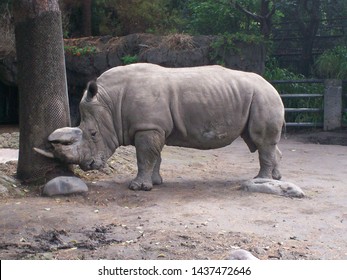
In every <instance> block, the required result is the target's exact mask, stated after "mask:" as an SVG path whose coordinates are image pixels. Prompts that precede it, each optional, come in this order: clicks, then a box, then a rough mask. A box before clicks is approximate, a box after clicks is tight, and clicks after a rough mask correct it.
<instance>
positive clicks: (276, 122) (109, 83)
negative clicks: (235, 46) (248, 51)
mask: <svg viewBox="0 0 347 280" xmlns="http://www.w3.org/2000/svg"><path fill="white" fill-rule="evenodd" d="M80 112H81V124H80V126H79V127H78V128H62V129H59V130H56V131H54V132H53V133H52V134H51V135H50V136H49V141H50V142H51V143H52V145H53V147H54V152H53V154H54V157H56V158H58V159H60V160H62V161H64V162H67V163H75V164H79V165H80V166H81V168H83V169H84V170H88V169H99V168H101V167H102V166H103V165H104V164H105V163H106V161H107V159H108V158H109V157H110V156H111V155H112V154H113V153H114V152H115V150H116V148H117V147H119V146H121V145H135V147H136V154H137V165H138V174H137V177H136V178H135V179H134V180H133V181H132V182H131V183H130V186H129V187H130V188H131V189H133V190H150V189H151V188H152V187H153V184H161V183H162V178H161V176H160V174H159V169H160V163H161V156H160V153H161V150H162V148H163V146H164V145H165V144H166V145H171V146H181V147H189V148H196V149H215V148H220V147H224V146H226V145H229V144H231V143H232V142H233V141H234V140H235V139H236V138H237V137H239V136H241V137H242V138H243V139H244V141H245V142H246V144H247V145H248V147H249V149H250V151H251V152H255V151H256V150H258V152H259V161H260V171H259V174H258V175H257V177H259V178H274V179H280V178H281V175H280V172H279V170H278V163H279V160H280V158H281V152H280V151H279V149H278V147H277V143H278V142H279V140H280V135H281V130H282V126H283V124H284V107H283V104H282V101H281V98H280V97H279V95H278V93H277V91H276V90H275V89H274V88H273V87H272V86H271V85H270V84H269V83H268V82H267V81H265V80H264V79H263V78H262V77H260V76H259V75H256V74H254V73H247V72H242V71H234V70H230V69H226V68H223V67H221V66H202V67H192V68H163V67H160V66H157V65H152V64H145V63H142V64H133V65H129V66H120V67H116V68H112V69H110V70H108V71H106V72H105V73H103V74H102V75H101V76H100V77H99V78H98V79H97V81H96V82H91V83H89V84H88V87H87V89H86V91H85V93H84V96H83V98H82V100H81V103H80Z"/></svg>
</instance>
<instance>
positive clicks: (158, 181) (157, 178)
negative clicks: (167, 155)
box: [152, 155, 163, 185]
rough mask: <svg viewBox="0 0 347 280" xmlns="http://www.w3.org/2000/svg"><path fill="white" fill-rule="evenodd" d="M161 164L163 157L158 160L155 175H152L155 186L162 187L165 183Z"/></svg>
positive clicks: (154, 170)
mask: <svg viewBox="0 0 347 280" xmlns="http://www.w3.org/2000/svg"><path fill="white" fill-rule="evenodd" d="M160 164H161V156H160V155H159V158H158V159H157V162H156V163H155V165H154V169H153V174H152V183H153V185H161V184H162V183H163V178H162V177H161V176H160Z"/></svg>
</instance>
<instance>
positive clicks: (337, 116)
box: [324, 80, 342, 131]
mask: <svg viewBox="0 0 347 280" xmlns="http://www.w3.org/2000/svg"><path fill="white" fill-rule="evenodd" d="M341 111H342V81H341V80H326V81H325V92H324V130H325V131H327V130H334V129H339V128H341V124H342V114H341Z"/></svg>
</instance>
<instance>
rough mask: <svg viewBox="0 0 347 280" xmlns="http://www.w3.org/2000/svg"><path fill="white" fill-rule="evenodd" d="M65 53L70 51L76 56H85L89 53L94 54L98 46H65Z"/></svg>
mask: <svg viewBox="0 0 347 280" xmlns="http://www.w3.org/2000/svg"><path fill="white" fill-rule="evenodd" d="M64 51H65V53H69V54H72V55H75V56H83V55H88V54H93V53H95V52H96V47H94V46H86V47H83V48H81V47H77V46H64Z"/></svg>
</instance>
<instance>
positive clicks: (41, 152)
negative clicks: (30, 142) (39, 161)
mask: <svg viewBox="0 0 347 280" xmlns="http://www.w3.org/2000/svg"><path fill="white" fill-rule="evenodd" d="M33 149H34V151H35V152H36V153H38V154H40V155H43V156H45V157H48V158H54V155H53V153H51V152H48V151H45V150H42V149H39V148H35V147H34V148H33Z"/></svg>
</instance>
